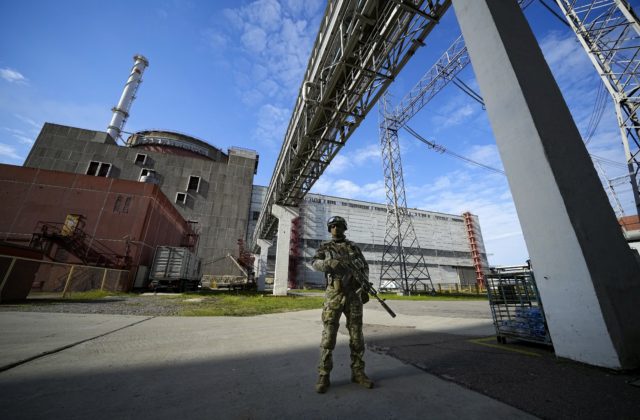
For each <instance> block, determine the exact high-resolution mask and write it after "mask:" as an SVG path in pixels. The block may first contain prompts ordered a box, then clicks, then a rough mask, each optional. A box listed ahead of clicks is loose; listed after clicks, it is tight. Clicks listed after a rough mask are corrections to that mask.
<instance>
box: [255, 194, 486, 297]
mask: <svg viewBox="0 0 640 420" xmlns="http://www.w3.org/2000/svg"><path fill="white" fill-rule="evenodd" d="M265 195H266V187H263V186H254V187H253V194H252V197H251V217H250V222H249V229H248V234H249V235H251V234H252V233H253V230H254V227H255V225H256V222H257V220H258V216H259V215H260V210H261V208H262V205H263V201H264V197H265ZM408 211H409V215H410V217H411V220H412V223H413V226H414V228H415V232H416V237H417V238H418V243H419V249H416V250H413V251H415V252H416V253H420V254H421V255H423V256H424V265H425V266H426V268H427V270H428V272H429V275H430V276H431V279H432V282H433V283H434V284H435V283H456V284H461V285H474V284H476V283H477V278H478V273H482V272H484V271H485V270H488V267H489V265H488V262H487V254H486V251H485V247H484V242H483V240H482V232H481V230H480V223H479V220H478V217H477V216H476V215H472V214H470V213H465V214H464V215H454V214H445V213H437V212H431V211H424V210H418V209H408ZM299 212H300V218H299V219H297V220H294V225H295V226H294V228H293V230H294V238H293V239H292V245H291V253H292V257H293V258H292V259H291V260H290V261H292V262H294V264H295V267H294V268H293V269H292V268H291V267H290V269H289V272H290V278H289V287H302V286H306V287H318V286H324V277H323V273H320V272H316V271H314V270H313V268H312V267H311V260H312V258H313V255H314V254H315V251H316V249H317V248H318V246H319V245H320V244H321V243H322V242H323V241H326V240H329V238H330V235H329V232H328V231H327V220H328V219H329V217H331V216H341V217H343V218H345V219H346V220H347V224H348V230H347V232H346V235H347V239H349V240H351V241H353V242H355V243H356V244H357V245H358V246H359V247H360V249H361V250H362V251H363V254H364V256H365V258H366V260H367V262H368V264H369V276H370V277H369V279H370V281H371V282H373V283H374V285H375V286H376V287H378V286H379V285H380V273H381V265H382V257H383V252H384V250H385V234H386V231H387V208H386V206H385V205H384V204H379V203H372V202H367V201H360V200H352V199H348V198H341V197H333V196H327V195H320V194H307V195H306V197H305V199H304V201H303V204H302V205H301V206H300V208H299ZM274 264H275V244H274V245H273V246H272V247H271V249H270V252H269V257H268V260H267V277H268V276H269V275H272V274H270V273H272V272H273V270H274ZM290 264H291V263H290ZM292 277H295V278H292ZM383 286H384V285H383Z"/></svg>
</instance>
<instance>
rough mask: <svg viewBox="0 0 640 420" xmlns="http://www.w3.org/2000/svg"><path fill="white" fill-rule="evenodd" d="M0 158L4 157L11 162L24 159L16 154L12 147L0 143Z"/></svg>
mask: <svg viewBox="0 0 640 420" xmlns="http://www.w3.org/2000/svg"><path fill="white" fill-rule="evenodd" d="M0 156H2V157H6V158H9V159H12V160H20V161H22V160H24V158H23V157H22V156H20V155H18V153H16V149H15V147H13V146H9V145H8V144H4V143H0Z"/></svg>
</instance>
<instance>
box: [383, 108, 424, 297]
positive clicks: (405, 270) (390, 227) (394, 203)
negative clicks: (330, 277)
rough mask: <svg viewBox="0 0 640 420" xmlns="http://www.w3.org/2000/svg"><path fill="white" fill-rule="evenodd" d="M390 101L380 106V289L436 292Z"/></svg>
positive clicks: (405, 291)
mask: <svg viewBox="0 0 640 420" xmlns="http://www.w3.org/2000/svg"><path fill="white" fill-rule="evenodd" d="M386 108H387V98H386V96H383V98H382V102H381V107H380V150H381V152H382V166H383V170H384V183H385V191H386V195H387V223H386V232H385V235H384V249H383V252H382V265H381V269H380V289H389V288H397V289H398V290H402V291H403V293H405V294H408V293H411V292H412V291H417V290H418V288H417V284H418V283H422V284H423V286H424V288H425V290H426V289H427V285H428V287H429V290H430V291H434V288H433V282H432V281H431V276H430V275H429V270H428V269H427V265H426V263H425V260H424V256H423V255H422V251H421V249H420V245H419V243H418V237H417V236H416V232H415V229H414V228H413V222H412V221H411V215H410V214H409V211H408V210H407V198H406V195H405V190H404V178H403V174H402V160H401V158H400V143H399V142H398V130H397V128H395V127H392V126H391V124H389V121H390V120H389V118H388V114H387V109H386Z"/></svg>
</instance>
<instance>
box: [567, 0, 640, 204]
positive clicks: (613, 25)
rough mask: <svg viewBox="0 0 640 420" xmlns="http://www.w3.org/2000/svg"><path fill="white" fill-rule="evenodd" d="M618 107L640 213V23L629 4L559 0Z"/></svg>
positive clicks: (618, 0) (607, 0) (619, 0)
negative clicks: (639, 190) (639, 109)
mask: <svg viewBox="0 0 640 420" xmlns="http://www.w3.org/2000/svg"><path fill="white" fill-rule="evenodd" d="M556 3H557V4H558V6H559V7H560V9H561V10H562V13H563V14H564V16H565V18H566V19H567V21H568V23H569V25H570V26H571V28H572V29H573V31H574V32H575V34H576V36H577V37H578V41H580V44H581V45H582V47H583V48H584V50H585V51H586V52H587V54H588V56H589V58H590V59H591V62H592V63H593V65H594V67H595V68H596V70H597V71H598V74H599V75H600V77H601V78H602V81H603V83H604V85H605V87H606V88H607V90H608V91H609V94H610V95H611V97H612V98H613V101H614V103H615V109H616V115H617V118H618V125H619V127H620V133H621V135H622V143H623V146H624V150H625V156H626V159H627V168H628V171H629V180H630V182H631V188H632V191H633V197H634V200H635V205H636V214H640V193H639V192H638V178H639V176H640V175H639V173H638V171H639V170H640V118H639V116H638V108H639V107H640V91H639V90H640V23H639V21H638V17H637V15H636V14H635V12H634V11H633V9H632V8H631V6H630V5H629V4H628V3H627V2H626V1H625V0H571V1H569V0H556Z"/></svg>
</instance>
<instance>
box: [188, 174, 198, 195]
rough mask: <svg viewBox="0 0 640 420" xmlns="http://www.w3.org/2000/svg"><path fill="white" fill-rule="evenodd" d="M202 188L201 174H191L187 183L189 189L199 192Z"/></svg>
mask: <svg viewBox="0 0 640 420" xmlns="http://www.w3.org/2000/svg"><path fill="white" fill-rule="evenodd" d="M199 189H200V177H199V176H193V175H192V176H190V177H189V183H188V184H187V191H195V192H198V190H199Z"/></svg>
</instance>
